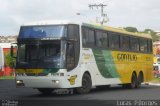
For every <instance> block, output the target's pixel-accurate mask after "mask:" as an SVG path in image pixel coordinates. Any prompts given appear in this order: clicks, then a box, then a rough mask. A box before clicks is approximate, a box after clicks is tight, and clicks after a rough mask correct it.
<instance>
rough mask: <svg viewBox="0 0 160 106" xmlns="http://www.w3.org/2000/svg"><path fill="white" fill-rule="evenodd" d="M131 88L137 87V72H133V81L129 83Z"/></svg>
mask: <svg viewBox="0 0 160 106" xmlns="http://www.w3.org/2000/svg"><path fill="white" fill-rule="evenodd" d="M129 87H130V88H131V89H134V88H137V76H136V74H135V73H133V74H132V78H131V83H130V84H129Z"/></svg>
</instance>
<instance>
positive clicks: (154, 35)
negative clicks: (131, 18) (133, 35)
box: [143, 29, 160, 41]
mask: <svg viewBox="0 0 160 106" xmlns="http://www.w3.org/2000/svg"><path fill="white" fill-rule="evenodd" d="M143 33H147V34H150V35H151V36H152V38H153V41H157V40H159V39H160V37H159V36H157V35H156V32H154V30H152V29H145V30H144V32H143Z"/></svg>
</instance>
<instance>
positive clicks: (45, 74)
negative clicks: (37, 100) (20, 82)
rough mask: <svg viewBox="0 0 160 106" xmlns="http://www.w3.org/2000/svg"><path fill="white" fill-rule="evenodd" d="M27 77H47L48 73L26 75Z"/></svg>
mask: <svg viewBox="0 0 160 106" xmlns="http://www.w3.org/2000/svg"><path fill="white" fill-rule="evenodd" d="M26 75H27V76H47V75H48V74H47V73H38V74H37V73H26Z"/></svg>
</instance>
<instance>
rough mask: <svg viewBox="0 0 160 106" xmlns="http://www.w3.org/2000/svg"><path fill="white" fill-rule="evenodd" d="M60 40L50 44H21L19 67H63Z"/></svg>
mask: <svg viewBox="0 0 160 106" xmlns="http://www.w3.org/2000/svg"><path fill="white" fill-rule="evenodd" d="M60 49H61V47H60V41H59V42H56V43H55V42H54V43H49V44H39V45H38V44H37V45H35V44H19V46H18V61H17V67H19V68H20V67H26V68H63V67H64V66H62V65H63V64H60V63H61V62H62V61H63V60H62V56H61V52H60Z"/></svg>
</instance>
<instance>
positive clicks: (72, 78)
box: [68, 75, 77, 85]
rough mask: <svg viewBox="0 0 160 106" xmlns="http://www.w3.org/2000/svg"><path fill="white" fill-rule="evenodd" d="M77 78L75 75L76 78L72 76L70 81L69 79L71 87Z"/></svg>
mask: <svg viewBox="0 0 160 106" xmlns="http://www.w3.org/2000/svg"><path fill="white" fill-rule="evenodd" d="M76 78H77V75H74V76H71V77H70V79H68V80H69V82H70V84H71V85H74V84H75V80H76Z"/></svg>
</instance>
